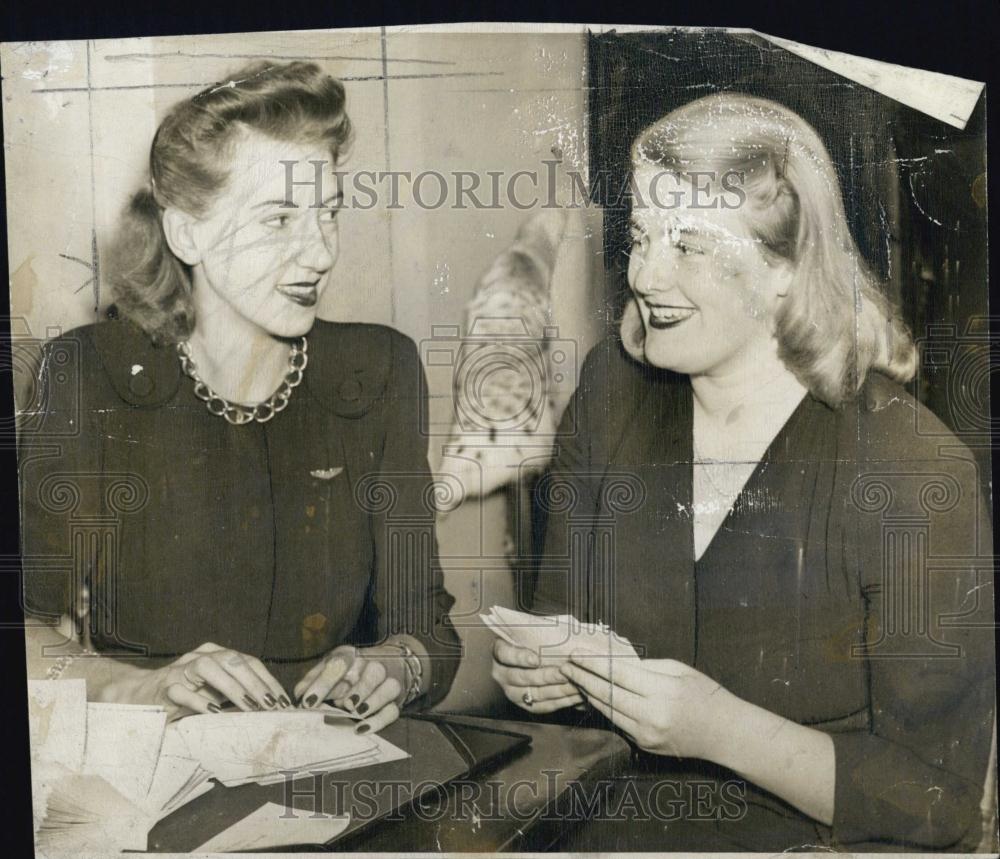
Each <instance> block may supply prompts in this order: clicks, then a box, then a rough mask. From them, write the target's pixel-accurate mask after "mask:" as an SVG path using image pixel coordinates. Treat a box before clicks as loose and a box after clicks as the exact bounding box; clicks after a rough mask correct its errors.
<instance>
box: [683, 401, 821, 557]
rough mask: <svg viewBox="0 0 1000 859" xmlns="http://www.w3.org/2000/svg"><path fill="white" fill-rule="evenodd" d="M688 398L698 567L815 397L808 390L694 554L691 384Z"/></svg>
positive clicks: (688, 431)
mask: <svg viewBox="0 0 1000 859" xmlns="http://www.w3.org/2000/svg"><path fill="white" fill-rule="evenodd" d="M686 388H687V390H686V394H685V396H686V398H687V405H688V408H687V410H686V413H685V418H686V421H685V424H686V426H685V429H684V431H685V432H687V434H688V437H689V438H690V439H691V468H690V474H689V481H690V485H691V541H692V542H691V545H692V558H693V559H694V563H695V566H697V565H698V564H700V563H702V561H704V560H705V558H706V556H707V555H708V554H709V553H710V552H711V551H712V547H713V546H715V544H716V541H717V539H718V538H719V536H720V535H722V534H723V532H724V531H725V530H727V528H728V526H729V525H730V522H731V520H732V519H733V517H734V515H738V510H739V509H740V508H741V507H742V506H745V496H746V495H747V494H749V493H752V492H753V489H754V486H755V485H756V484H757V483H759V482H760V479H761V475H762V474H763V472H764V471H765V470H766V469H767V467H768V465H770V464H771V462H772V461H773V459H774V457H775V454H776V453H777V452H778V451H779V450H781V449H782V448H786V449H787V447H788V446H789V441H790V439H791V438H793V437H794V433H795V429H796V424H797V423H798V422H799V420H800V419H801V417H802V413H803V412H805V411H807V410H808V408H809V401H810V400H812V399H813V397H812V395H811V394H810V393H808V392H806V394H805V395H804V396H803V397H802V399H801V400H799V402H798V404H797V405H796V406H795V408H794V409H792V411H791V413H790V414H789V415H788V417H787V418H786V419H785V421H784V423H782V425H781V427H780V428H779V429H778V432H777V433H775V435H774V438H772V439H771V441H770V442H769V443H768V445H767V447H766V448H764V452H763V454H761V457H760V459H759V460H758V461H757V464H756V465H755V466H754V468H753V471H751V472H750V475H749V476H748V477H747V479H746V480H745V481H744V482H743V485H742V486H741V487H740V491H739V492H737V493H736V495H735V496H734V498H733V501H732V504H730V505H729V509H728V510H727V511H726V515H725V516H724V517H723V518H722V521H721V522H720V523H719V527H718V528H716V529H715V532H714V533H713V534H712V538H711V539H710V540H709V541H708V544H707V545H706V546H705V548H704V550H703V551H702V553H701V554H700V555H697V556H696V555H695V554H694V466H695V456H694V391H693V389H692V387H691V385H690V383H688V384H687V386H686Z"/></svg>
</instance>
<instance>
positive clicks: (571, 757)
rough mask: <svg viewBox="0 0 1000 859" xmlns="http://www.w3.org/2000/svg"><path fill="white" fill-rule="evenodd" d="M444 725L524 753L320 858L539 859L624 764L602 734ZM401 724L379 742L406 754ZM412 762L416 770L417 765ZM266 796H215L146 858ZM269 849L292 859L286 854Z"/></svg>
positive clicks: (168, 823)
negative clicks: (566, 808)
mask: <svg viewBox="0 0 1000 859" xmlns="http://www.w3.org/2000/svg"><path fill="white" fill-rule="evenodd" d="M446 718H447V720H448V721H449V722H452V723H456V724H466V725H469V726H473V727H482V728H488V729H493V730H500V731H509V732H514V733H518V734H524V735H527V736H528V737H530V739H531V744H530V746H527V747H526V748H523V749H521V750H520V751H518V752H516V753H514V754H513V755H510V756H508V757H507V758H505V759H503V760H502V761H501V762H500V763H498V764H496V765H493V766H489V765H487V766H485V767H483V768H482V770H481V771H479V772H475V773H473V774H472V775H469V776H465V777H463V778H459V779H455V780H453V781H450V782H448V784H447V786H446V787H445V788H444V789H443V790H440V791H438V790H429V791H427V792H426V793H424V794H423V795H422V797H421V799H418V800H416V801H415V803H414V805H412V806H410V807H407V808H406V809H405V810H402V811H400V812H398V813H396V814H393V815H391V816H390V818H388V819H381V820H376V821H373V822H372V823H371V824H369V825H364V826H363V827H362V828H359V829H357V830H356V831H354V832H349V833H348V834H347V835H345V836H343V837H342V838H340V839H338V840H337V841H336V842H335V843H334V844H332V845H330V846H329V847H328V848H327V849H328V850H334V851H343V850H350V851H352V852H392V853H398V852H400V851H401V850H403V851H426V852H440V851H449V852H496V851H501V850H503V851H512V850H515V851H516V850H525V851H527V850H543V849H545V848H546V847H549V846H551V845H552V844H553V842H554V841H555V840H556V839H557V837H558V835H559V833H560V831H561V827H562V826H563V825H564V823H563V816H564V814H563V812H562V810H561V809H560V808H559V806H560V805H565V804H566V803H567V802H569V801H571V800H572V798H573V797H572V791H574V790H578V789H580V788H583V789H584V790H588V789H589V788H590V786H591V785H593V784H594V783H595V782H597V781H598V780H602V779H606V778H609V777H611V776H613V775H614V774H615V773H616V772H618V771H621V769H623V768H624V765H625V764H626V763H627V761H628V756H629V746H628V744H627V743H626V742H625V741H624V740H623V739H622V738H621V737H619V736H618V735H617V734H615V733H613V732H611V731H607V730H601V729H598V728H592V727H582V726H576V725H567V724H553V723H545V722H522V721H513V720H506V719H491V718H483V717H474V716H458V715H448V716H447V717H446ZM407 721H408V720H406V719H404V720H402V721H401V722H400V723H397V725H394V726H390V727H391V728H393V729H394V730H391V731H390V730H389V729H387V730H386V734H387V735H388V734H390V733H391V734H392V735H393V737H390V738H389V739H392V740H393V741H394V742H397V744H399V745H400V746H401V747H403V748H404V749H405V747H406V742H405V738H406V737H407V736H408V735H409V734H410V733H414V735H416V734H417V733H418V732H413V731H408V730H407V725H406V724H405V723H406V722H407ZM419 733H420V736H422V737H423V740H422V742H423V743H425V744H426V743H427V742H428V741H430V740H433V741H434V742H441V743H445V744H447V741H446V740H444V739H443V737H442V736H441V735H440V734H439V733H438V732H437V731H433V732H432V736H431V735H428V734H427V733H426V732H419ZM434 742H431V745H432V746H433V745H434ZM448 749H449V751H450V750H451V747H450V746H448ZM421 753H422V755H421V756H422V759H423V760H424V761H425V764H423V765H421V768H423V767H429V766H432V764H433V760H434V759H435V757H436V755H437V754H441V753H442V752H441V751H438V752H434V751H432V750H429V749H428V748H426V747H425V748H424V749H422V750H421ZM452 754H453V752H452ZM421 756H418V757H421ZM413 762H414V764H416V762H417V761H416V759H414V761H413ZM382 766H384V767H386V768H387V769H386V775H389V774H390V773H392V772H394V771H395V770H394V769H393V765H391V764H384V765H382ZM379 769H380V768H379V767H373V768H372V772H371V775H370V776H369V778H371V779H372V780H378V779H379V776H378V770H379ZM408 775H409V776H410V777H411V778H415V779H416V780H418V781H419V780H421V779H422V778H427V780H428V781H431V778H430V777H428V776H427V775H425V774H424V773H422V772H412V771H410V772H409V773H408ZM574 785H577V786H579V787H573V786H574ZM264 792H267V793H269V794H270V795H269V797H268V799H269V800H270V801H278V802H281V799H280V798H277V796H276V795H275V793H276V789H274V788H270V789H264V788H257V787H256V786H252V785H248V786H247V787H244V788H232V789H226V788H223V787H221V786H216V787H215V788H214V789H213V790H212V791H210V792H209V793H208V794H205V795H204V796H201V797H198V798H197V799H194V800H192V801H191V802H190V803H188V804H187V805H185V806H184V807H182V808H181V809H179V810H178V811H177V812H175V813H174V814H172V815H170V817H167V818H165V819H164V820H163V821H161V822H160V823H159V824H157V827H156V828H155V829H154V830H153V832H151V833H150V843H149V848H148V849H150V850H152V851H163V852H175V851H178V852H181V851H186V850H191V849H194V848H195V847H196V846H197V845H199V844H201V843H204V836H205V833H213V832H215V831H219V827H220V826H221V828H225V826H227V825H232V823H234V822H236V821H238V820H239V819H241V818H242V817H245V816H246V815H247V814H249V813H251V812H252V811H253V810H254V809H256V808H257V807H259V805H260V804H261V803H262V799H261V796H262V793H264ZM279 795H280V794H279ZM588 796H589V794H588ZM328 799H329V798H328ZM325 804H326V802H324V805H325ZM296 805H299V803H298V802H296ZM306 807H308V806H306ZM213 821H214V822H213ZM357 823H360V819H359V820H358V821H357ZM352 828H353V827H352ZM199 832H201V834H200V835H199V834H198V833H199ZM275 849H276V850H277V851H278V852H284V851H289V852H294V850H293V849H289V848H284V847H282V848H275ZM303 849H309V850H316V849H317V848H316V847H315V846H314V847H311V848H305V847H304V848H303Z"/></svg>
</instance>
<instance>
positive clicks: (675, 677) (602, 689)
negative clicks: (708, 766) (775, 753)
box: [560, 653, 739, 760]
mask: <svg viewBox="0 0 1000 859" xmlns="http://www.w3.org/2000/svg"><path fill="white" fill-rule="evenodd" d="M570 660H571V661H570V662H569V663H567V664H566V665H564V666H562V667H561V669H560V670H561V671H562V673H563V675H564V677H565V678H566V679H567V680H569V681H570V682H572V683H573V684H574V685H575V686H577V687H579V689H580V690H581V691H582V692H583V694H584V695H585V696H586V697H587V700H588V701H589V702H590V703H591V704H593V706H594V707H595V708H597V709H598V710H600V711H601V712H602V713H603V714H604V715H605V716H607V717H608V719H610V720H611V721H612V722H613V723H614V724H615V725H617V726H618V727H619V728H621V729H622V730H623V731H624V732H625V733H626V734H628V735H629V736H630V737H631V738H632V740H633V742H634V743H635V744H636V745H637V746H638V747H639V748H640V749H643V750H645V751H647V752H653V753H654V754H658V755H671V756H675V757H682V758H704V759H706V760H715V754H716V752H717V751H718V749H719V748H720V747H721V746H722V745H723V744H724V742H723V741H724V739H725V736H726V733H727V727H731V726H732V724H733V721H732V720H733V719H734V718H735V715H736V708H737V705H738V703H739V699H738V698H736V697H735V696H733V695H732V694H730V693H729V692H727V691H726V690H725V689H723V688H722V687H721V686H720V685H719V684H718V683H716V682H715V681H714V680H712V679H711V678H710V677H706V676H705V675H704V674H702V673H701V672H700V671H696V670H695V669H694V668H691V667H690V666H689V665H685V664H684V663H683V662H677V661H675V660H673V659H644V660H642V661H641V662H635V661H633V660H630V659H609V658H608V657H607V656H599V655H595V654H588V653H574V654H573V655H572V656H571V657H570Z"/></svg>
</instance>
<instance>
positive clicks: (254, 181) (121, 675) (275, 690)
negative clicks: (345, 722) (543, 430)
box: [21, 62, 459, 732]
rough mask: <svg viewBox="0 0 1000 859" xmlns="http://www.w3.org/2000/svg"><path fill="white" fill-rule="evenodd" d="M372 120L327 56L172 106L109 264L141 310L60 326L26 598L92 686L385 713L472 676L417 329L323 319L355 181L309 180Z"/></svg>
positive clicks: (244, 72)
mask: <svg viewBox="0 0 1000 859" xmlns="http://www.w3.org/2000/svg"><path fill="white" fill-rule="evenodd" d="M349 135H350V123H349V120H348V117H347V114H346V112H345V95H344V89H343V87H342V85H341V84H340V83H339V82H338V81H336V80H334V79H333V78H331V77H330V76H328V75H326V74H325V73H323V72H322V71H321V70H320V69H319V67H318V66H316V65H314V64H311V63H303V62H293V63H288V64H280V65H272V64H268V63H263V62H261V63H256V64H253V65H250V66H248V67H246V68H244V69H241V70H240V71H238V72H236V73H235V74H234V75H233V77H232V80H230V81H228V82H226V83H224V84H220V85H218V86H214V87H211V88H209V89H206V90H204V91H203V92H200V93H198V94H197V95H195V96H193V97H192V98H189V99H186V100H184V101H182V102H180V103H179V104H177V105H175V106H174V107H173V109H172V110H171V111H170V112H169V113H168V115H167V116H166V118H165V119H164V120H163V122H162V123H161V125H160V127H159V129H158V131H157V133H156V136H155V138H154V140H153V143H152V148H151V151H150V160H149V168H150V176H149V185H148V187H146V188H144V189H143V190H141V191H139V192H138V193H137V194H136V195H135V196H134V197H133V199H132V201H131V204H130V206H129V208H128V210H127V211H126V213H125V216H124V222H123V225H122V230H121V235H120V237H119V241H118V242H117V244H116V246H115V251H114V254H113V258H112V260H111V263H112V265H111V269H112V275H111V277H112V280H113V286H114V290H115V297H116V299H117V311H118V315H119V317H121V318H117V319H114V320H111V321H106V322H101V323H98V324H95V325H89V326H86V327H83V328H80V329H76V330H74V331H71V332H69V333H68V334H67V335H65V336H64V337H62V338H60V339H58V340H56V341H54V342H52V343H50V344H48V345H47V347H46V352H45V357H44V363H43V380H44V381H46V382H47V383H48V390H49V395H48V400H47V402H46V408H45V412H44V414H43V416H42V420H41V422H40V424H39V426H38V429H37V434H36V433H35V432H34V431H33V432H27V433H24V434H23V435H22V443H23V447H22V451H21V456H22V460H21V463H22V480H23V484H22V485H23V492H22V501H23V522H22V534H23V555H24V565H25V608H26V612H27V613H29V614H30V615H31V616H32V617H33V618H43V619H47V620H48V621H49V622H48V623H47V624H46V623H42V624H37V623H33V624H30V625H29V662H32V661H33V660H34V659H37V658H39V657H41V656H42V648H43V647H45V646H46V645H48V647H49V649H48V650H46V652H45V653H46V655H48V654H50V653H59V654H62V658H61V659H60V661H59V662H58V663H57V665H55V666H53V668H52V669H50V676H55V675H61V676H63V677H70V676H78V677H85V678H86V680H87V690H88V695H89V697H90V698H91V699H92V700H97V701H118V702H128V703H150V704H159V705H162V706H164V707H166V708H168V710H169V711H170V713H171V716H173V717H176V716H180V715H185V714H188V713H203V712H211V711H217V710H218V709H220V707H221V706H223V705H224V704H225V703H226V702H231V704H233V705H235V706H236V707H238V708H239V709H242V710H257V709H266V708H282V707H288V706H290V705H291V703H292V700H293V699H294V700H296V701H297V702H298V703H300V704H301V705H302V706H306V707H313V706H316V705H318V704H319V703H320V702H322V701H324V700H332V701H334V702H335V703H336V704H338V705H340V706H344V707H348V708H352V709H354V710H355V711H356V713H357V714H358V715H360V716H362V717H363V719H362V721H361V722H360V724H359V727H358V730H359V731H362V732H364V731H368V730H378V729H380V728H381V727H383V726H384V725H385V724H387V723H388V722H390V721H392V720H393V719H394V718H396V717H397V716H398V714H399V711H400V708H402V707H403V706H404V705H407V704H422V705H430V704H432V703H434V702H435V701H437V700H438V699H440V698H441V697H442V696H443V695H444V693H445V692H446V691H447V689H448V686H449V685H450V683H451V680H452V677H453V676H454V672H455V669H456V667H457V660H458V657H459V648H458V640H457V637H456V635H455V633H454V630H453V629H452V628H451V626H450V621H449V619H448V612H449V609H450V607H451V605H452V599H451V597H450V596H449V595H448V594H447V592H446V591H445V590H444V587H443V584H442V576H441V571H440V568H439V566H438V563H437V558H436V544H435V540H434V509H433V508H434V502H433V484H432V483H431V477H430V474H429V472H428V465H427V447H426V440H425V438H424V436H423V435H422V434H421V431H420V415H421V413H422V409H423V405H422V402H421V400H422V398H423V397H425V395H426V390H425V382H424V377H423V371H422V369H421V366H420V362H419V359H418V356H417V352H416V349H415V347H414V345H413V343H412V342H411V341H410V340H408V339H407V338H405V337H403V336H402V335H400V334H399V333H397V332H396V331H394V330H391V329H389V328H384V327H380V326H375V325H361V324H344V323H331V322H324V321H319V320H317V318H316V307H317V303H318V301H319V299H320V297H321V295H322V293H323V291H324V290H325V289H326V288H327V286H328V281H329V278H330V271H331V269H332V268H333V266H334V264H335V262H336V259H337V254H338V242H339V237H338V225H337V216H338V209H339V205H340V197H339V196H338V193H337V187H336V183H335V182H333V181H330V182H329V186H328V187H326V188H324V187H323V185H322V183H320V184H318V185H313V184H311V183H306V182H303V181H302V177H303V176H306V177H309V178H311V177H313V176H314V175H315V172H314V169H315V167H316V165H317V164H319V165H321V166H323V167H324V168H325V169H324V173H323V175H324V177H326V178H328V179H330V180H332V179H333V174H332V172H331V171H332V170H333V169H334V168H335V166H336V164H337V160H338V158H339V157H340V156H341V154H342V152H343V150H344V147H345V146H346V145H347V143H348V140H349ZM289 165H291V168H292V176H293V177H294V178H295V181H294V182H289V175H288V174H289ZM321 197H322V199H320V198H321ZM67 356H68V359H67ZM57 377H58V378H67V377H69V378H71V379H73V380H74V384H71V385H59V384H57V383H56V379H57ZM60 426H62V427H64V428H67V430H68V431H67V432H66V433H63V434H62V435H60V433H59V427H60ZM52 432H55V433H56V434H57V435H60V440H59V445H58V446H57V447H56V448H47V449H43V448H42V447H41V446H40V444H38V445H36V444H35V442H34V441H33V439H32V436H33V435H35V436H36V438H38V439H41V438H46V437H48V435H49V434H51V433H52ZM95 522H101V523H110V526H109V527H108V528H107V529H106V530H105V531H102V532H100V535H99V536H96V537H95V536H94V534H95V533H96V532H94V530H93V527H92V528H91V530H90V531H89V532H88V533H87V534H86V535H85V536H83V537H82V538H81V537H80V536H79V535H80V534H81V533H82V532H81V531H80V530H79V528H80V527H82V526H83V523H90V525H93V524H94V523H95ZM85 530H86V529H85ZM399 547H402V549H400V548H399ZM53 620H57V624H56V626H55V627H54V628H53V624H52V621H53Z"/></svg>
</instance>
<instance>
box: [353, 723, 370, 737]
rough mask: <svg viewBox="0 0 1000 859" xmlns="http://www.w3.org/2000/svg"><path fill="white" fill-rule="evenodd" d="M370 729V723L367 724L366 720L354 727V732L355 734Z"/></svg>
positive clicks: (363, 732)
mask: <svg viewBox="0 0 1000 859" xmlns="http://www.w3.org/2000/svg"><path fill="white" fill-rule="evenodd" d="M370 729H371V725H369V724H368V723H367V722H362V723H361V724H360V725H358V726H357V727H356V728H355V729H354V732H355V733H356V734H367V733H368V731H369V730H370Z"/></svg>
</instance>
